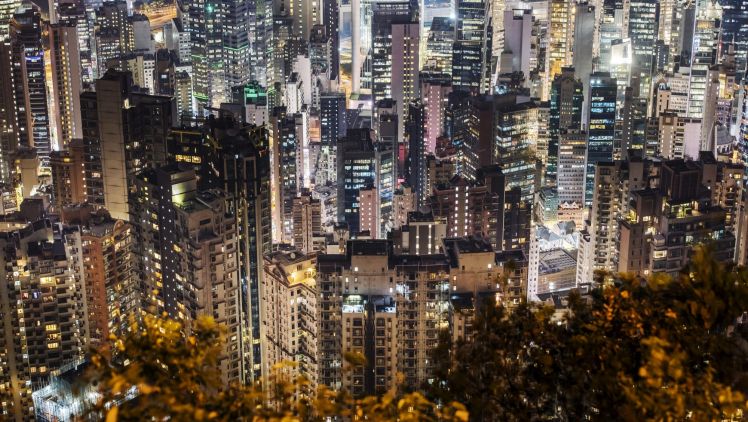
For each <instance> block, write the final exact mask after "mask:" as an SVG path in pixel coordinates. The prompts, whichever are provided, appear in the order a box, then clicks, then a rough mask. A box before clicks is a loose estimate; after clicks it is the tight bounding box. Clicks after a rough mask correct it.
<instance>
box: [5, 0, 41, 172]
mask: <svg viewBox="0 0 748 422" xmlns="http://www.w3.org/2000/svg"><path fill="white" fill-rule="evenodd" d="M10 46H11V63H12V72H11V74H10V75H7V76H10V77H12V78H13V79H12V80H13V83H14V86H15V96H14V99H15V105H16V111H15V113H16V118H17V124H16V127H17V130H18V141H19V144H20V145H21V146H25V147H29V148H35V149H36V153H37V155H38V156H39V158H40V159H41V160H42V162H43V163H44V164H46V162H47V160H48V159H49V152H50V151H51V143H50V131H49V111H48V109H47V87H46V83H47V79H46V72H45V70H44V49H43V47H42V22H41V14H40V13H39V11H38V9H36V7H34V6H32V5H30V4H27V5H24V6H21V7H19V8H18V10H17V11H16V13H15V14H14V15H13V19H12V21H11V24H10ZM7 76H6V77H7Z"/></svg>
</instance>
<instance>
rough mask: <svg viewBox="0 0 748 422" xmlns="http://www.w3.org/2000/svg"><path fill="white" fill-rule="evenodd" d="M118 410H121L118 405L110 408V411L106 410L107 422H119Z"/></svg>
mask: <svg viewBox="0 0 748 422" xmlns="http://www.w3.org/2000/svg"><path fill="white" fill-rule="evenodd" d="M118 412H119V408H118V407H117V406H115V407H113V408H111V409H109V411H108V412H106V422H117V413H118Z"/></svg>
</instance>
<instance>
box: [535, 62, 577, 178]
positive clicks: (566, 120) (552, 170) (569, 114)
mask: <svg viewBox="0 0 748 422" xmlns="http://www.w3.org/2000/svg"><path fill="white" fill-rule="evenodd" d="M584 94H585V93H584V91H583V84H582V81H580V80H579V79H577V78H576V74H575V72H574V68H569V67H565V68H563V69H562V72H561V73H560V74H559V75H558V76H556V78H555V79H554V80H553V83H552V84H551V103H550V106H551V107H550V116H549V117H550V118H549V122H548V129H549V135H550V139H549V141H548V161H547V164H546V169H545V178H546V183H547V184H548V183H550V184H555V183H556V177H557V172H558V159H559V135H560V133H561V131H565V130H579V129H581V124H582V103H583V101H584Z"/></svg>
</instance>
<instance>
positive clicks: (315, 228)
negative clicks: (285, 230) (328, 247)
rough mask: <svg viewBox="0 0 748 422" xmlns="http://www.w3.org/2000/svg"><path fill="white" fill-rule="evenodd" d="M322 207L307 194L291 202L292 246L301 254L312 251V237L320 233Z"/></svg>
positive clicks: (317, 200)
mask: <svg viewBox="0 0 748 422" xmlns="http://www.w3.org/2000/svg"><path fill="white" fill-rule="evenodd" d="M321 214H322V206H321V203H320V201H319V199H314V198H312V197H311V194H309V193H308V192H306V193H303V194H302V195H301V196H299V197H298V198H295V199H294V201H293V245H294V247H295V248H296V249H298V250H300V251H301V252H302V253H311V252H312V251H313V250H314V236H315V235H317V234H319V233H322V216H321Z"/></svg>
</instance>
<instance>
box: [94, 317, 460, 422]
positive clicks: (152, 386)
mask: <svg viewBox="0 0 748 422" xmlns="http://www.w3.org/2000/svg"><path fill="white" fill-rule="evenodd" d="M185 332H188V334H186V335H185ZM223 335H224V333H223V329H222V328H221V327H220V326H219V325H217V324H216V323H215V322H214V321H213V320H212V319H211V318H207V317H203V318H199V319H197V320H196V321H194V323H193V324H192V326H191V327H189V330H186V329H185V327H184V326H183V325H182V324H181V323H179V322H176V321H173V320H169V319H166V318H158V317H154V316H148V315H146V316H143V318H142V321H141V322H139V323H138V324H135V329H134V330H133V331H132V332H130V333H128V334H127V335H125V336H124V337H123V338H116V337H112V338H111V340H112V344H113V347H112V348H104V349H101V350H98V351H96V352H94V354H93V355H92V358H91V363H92V368H91V371H90V373H89V374H88V376H87V378H88V382H91V383H94V385H95V386H97V388H98V391H99V394H100V395H99V397H98V399H97V400H96V402H95V403H94V404H93V405H92V406H91V409H90V410H89V412H88V415H87V416H88V417H90V418H92V419H106V422H115V421H130V420H138V421H140V420H144V419H153V420H170V421H249V420H251V421H276V420H277V421H281V420H282V421H315V420H324V419H325V418H327V417H331V416H342V417H347V418H350V419H352V420H361V419H362V418H363V416H364V415H366V419H367V420H372V421H382V422H384V421H395V420H398V421H416V420H417V421H454V422H458V421H461V422H464V421H466V420H467V419H468V414H467V412H466V411H465V408H464V406H462V405H460V404H458V403H449V404H448V405H446V406H437V405H435V404H434V403H432V402H430V401H428V400H426V398H425V397H424V396H423V395H422V394H420V393H409V394H401V393H399V392H398V391H396V390H394V391H389V392H387V393H385V394H383V395H381V396H375V397H364V398H361V399H355V398H353V397H351V396H350V395H349V394H348V393H347V392H346V391H339V392H338V391H331V390H329V389H327V388H324V387H322V388H319V389H318V390H317V391H316V393H313V395H314V396H313V397H311V398H301V399H299V398H298V397H299V395H298V394H297V393H298V392H299V391H301V390H302V389H303V388H304V387H307V386H308V381H307V380H305V379H288V376H287V375H286V374H287V371H284V369H286V367H287V366H288V365H293V363H283V364H279V365H278V366H277V367H276V368H275V370H274V372H273V374H272V375H271V376H270V377H269V379H268V380H266V381H267V382H266V383H265V384H264V385H263V384H262V383H259V382H258V383H255V384H252V385H248V386H243V385H230V386H223V385H221V381H220V372H219V370H218V361H219V357H220V353H221V350H222V341H223V340H222V339H223ZM361 359H362V357H360V356H349V364H351V365H362V364H365V359H364V360H363V361H362V360H361Z"/></svg>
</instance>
